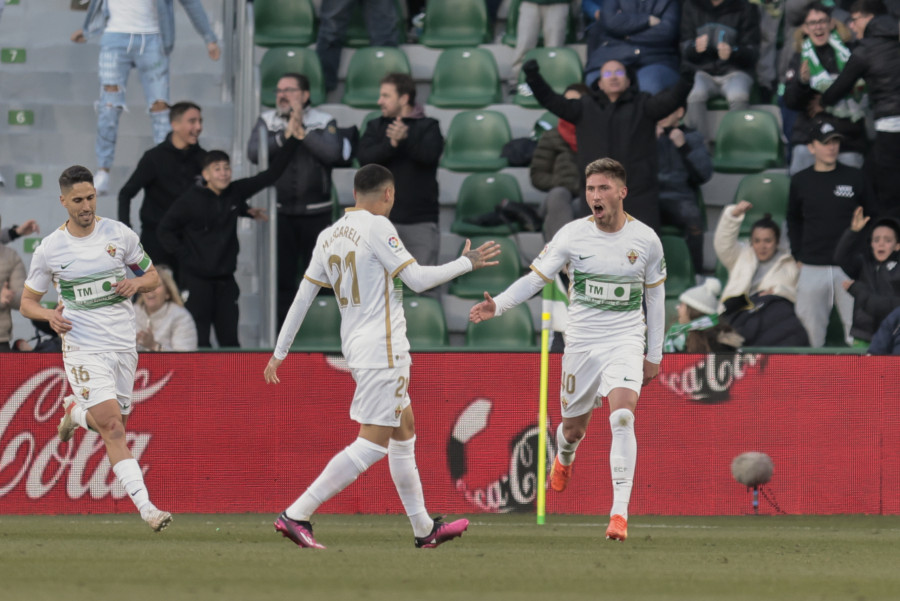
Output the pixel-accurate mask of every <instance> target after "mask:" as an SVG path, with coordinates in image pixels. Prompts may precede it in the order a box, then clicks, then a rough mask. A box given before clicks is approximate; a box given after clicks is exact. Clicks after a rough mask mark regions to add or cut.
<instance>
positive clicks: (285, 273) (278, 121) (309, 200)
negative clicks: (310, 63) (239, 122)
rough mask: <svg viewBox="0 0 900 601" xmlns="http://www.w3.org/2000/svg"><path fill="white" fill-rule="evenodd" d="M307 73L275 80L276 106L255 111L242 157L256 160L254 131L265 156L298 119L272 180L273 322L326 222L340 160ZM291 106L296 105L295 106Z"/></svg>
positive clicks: (279, 146)
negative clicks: (283, 163)
mask: <svg viewBox="0 0 900 601" xmlns="http://www.w3.org/2000/svg"><path fill="white" fill-rule="evenodd" d="M309 90H310V86H309V79H308V78H307V77H306V76H305V75H301V74H299V73H285V74H284V75H282V76H281V78H280V79H279V80H278V87H277V88H276V90H275V92H276V95H275V102H276V107H275V108H274V109H272V110H269V111H265V112H264V113H262V114H261V115H260V116H259V119H258V120H257V121H256V125H255V126H254V128H253V135H251V136H250V142H249V143H248V146H247V158H249V159H250V161H251V162H252V163H253V164H257V163H258V162H259V134H260V132H264V133H265V135H266V144H267V146H268V149H269V159H270V160H272V159H273V157H274V156H275V155H276V154H278V153H281V152H285V151H284V150H283V146H284V141H285V136H286V129H287V126H288V123H289V122H290V121H291V119H292V118H293V117H294V116H295V115H294V113H295V111H296V113H297V115H296V118H297V120H298V121H299V122H300V123H301V124H302V129H301V132H300V140H301V143H300V144H299V145H298V146H297V147H296V149H295V150H293V151H292V152H291V155H290V157H289V160H288V166H287V168H286V169H285V171H284V173H283V174H282V175H281V177H279V178H278V181H277V182H275V194H276V197H277V203H278V259H277V265H278V268H277V269H278V302H277V305H278V308H277V310H278V323H279V324H281V323H282V322H283V321H284V317H285V315H287V311H288V308H289V307H290V306H291V301H292V300H293V298H294V291H296V289H297V278H298V277H299V274H301V273H303V271H304V270H305V269H306V266H307V265H308V264H309V260H310V258H311V257H312V252H313V248H314V247H315V244H316V237H317V236H318V235H319V232H321V231H322V230H323V229H325V228H326V227H328V226H329V225H331V210H332V203H331V168H332V167H333V166H334V165H335V164H336V163H338V162H339V161H340V160H341V144H342V142H341V137H340V136H339V135H338V132H337V124H336V123H335V120H334V117H332V116H331V115H329V114H328V113H325V112H323V111H320V110H318V109H314V108H312V107H311V106H310V101H309V94H310V92H309ZM294 107H296V108H294Z"/></svg>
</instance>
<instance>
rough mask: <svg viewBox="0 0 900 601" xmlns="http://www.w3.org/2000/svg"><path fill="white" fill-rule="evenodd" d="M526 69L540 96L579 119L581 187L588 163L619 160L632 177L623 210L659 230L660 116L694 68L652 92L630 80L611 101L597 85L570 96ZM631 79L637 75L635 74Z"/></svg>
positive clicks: (687, 86)
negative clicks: (628, 84) (628, 85)
mask: <svg viewBox="0 0 900 601" xmlns="http://www.w3.org/2000/svg"><path fill="white" fill-rule="evenodd" d="M530 63H531V61H529V62H528V63H526V65H530ZM534 65H535V66H536V62H535V63H534ZM523 69H524V70H525V73H526V82H527V83H528V85H529V86H530V87H531V90H532V91H533V92H534V97H535V98H536V99H537V101H538V102H540V103H541V105H542V106H543V107H545V108H546V109H547V110H549V111H550V112H551V113H553V114H554V115H557V116H558V117H559V118H560V119H565V120H566V121H569V122H570V123H574V124H575V137H576V140H577V143H578V166H579V170H580V171H581V174H582V176H581V177H582V181H581V188H582V189H584V170H585V167H587V166H588V164H589V163H591V162H592V161H595V160H597V159H601V158H603V157H610V158H613V159H615V160H617V161H619V162H620V163H622V165H623V166H624V167H625V173H626V177H627V179H628V181H627V185H628V196H627V197H626V198H625V211H627V212H628V213H629V214H630V215H632V216H634V217H635V218H637V219H638V220H640V221H642V222H644V223H646V224H647V225H648V226H650V227H651V228H653V229H654V230H657V231H659V228H660V216H659V181H658V179H657V173H658V171H659V157H658V156H657V150H656V122H657V121H659V120H660V119H662V118H663V117H666V116H668V115H670V114H671V113H673V112H674V111H675V109H677V108H678V107H680V106H683V105H684V101H685V100H686V99H687V95H688V93H689V92H690V91H691V87H692V86H693V83H694V75H693V73H692V72H688V71H685V72H684V73H682V78H681V79H680V80H679V82H678V83H677V84H675V85H674V86H672V87H671V88H669V89H667V90H663V91H662V92H660V93H659V94H656V95H654V96H651V95H650V94H647V93H646V92H641V91H639V90H638V89H637V88H636V87H635V86H634V85H632V86H631V87H630V88H628V89H627V90H625V92H624V93H623V94H622V95H621V96H620V97H619V98H618V99H617V100H616V101H615V102H612V101H610V99H609V97H608V96H607V95H606V94H605V93H603V92H602V91H600V90H596V89H594V90H591V94H590V95H586V96H582V97H581V98H578V99H571V100H570V99H567V98H566V97H565V96H563V95H562V94H557V93H556V92H554V91H553V89H552V88H551V87H550V86H549V85H548V84H547V82H546V81H545V80H544V78H543V77H541V74H540V73H539V72H538V70H537V69H535V68H534V67H532V66H529V68H525V66H524V65H523ZM630 79H631V81H632V82H634V81H636V78H635V77H631V78H630Z"/></svg>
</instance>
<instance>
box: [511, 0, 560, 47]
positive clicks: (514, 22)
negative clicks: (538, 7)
mask: <svg viewBox="0 0 900 601" xmlns="http://www.w3.org/2000/svg"><path fill="white" fill-rule="evenodd" d="M521 3H522V0H510V3H509V9H508V10H507V13H506V29H505V30H504V33H503V37H502V38H501V39H500V41H501V42H502V43H504V44H506V45H507V46H511V47H515V45H516V39H517V37H518V36H517V32H518V27H519V5H520V4H521ZM577 25H578V14H577V13H576V11H573V10H571V7H570V9H569V21H568V23H567V24H566V43H567V44H574V43H575V42H576V41H577V40H576V39H575V38H576V36H575V32H576V31H577V30H578V26H577ZM543 44H544V32H543V31H542V32H541V34H540V36H539V37H538V45H539V46H542V45H543Z"/></svg>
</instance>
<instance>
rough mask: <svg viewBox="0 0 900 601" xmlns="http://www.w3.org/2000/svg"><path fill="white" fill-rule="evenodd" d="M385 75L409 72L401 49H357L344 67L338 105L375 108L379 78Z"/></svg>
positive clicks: (379, 47) (407, 62)
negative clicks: (348, 63)
mask: <svg viewBox="0 0 900 601" xmlns="http://www.w3.org/2000/svg"><path fill="white" fill-rule="evenodd" d="M388 73H406V74H407V75H408V74H409V73H410V67H409V59H407V58H406V54H404V53H403V50H401V49H399V48H391V47H387V46H371V47H368V48H360V49H359V50H357V51H356V52H355V53H354V54H353V58H351V59H350V65H349V66H348V67H347V80H346V82H345V84H346V88H345V89H344V96H343V98H342V99H341V102H342V103H344V104H348V105H350V106H352V107H354V108H364V109H374V108H378V94H379V92H380V89H381V79H382V78H383V77H384V76H385V75H387V74H388Z"/></svg>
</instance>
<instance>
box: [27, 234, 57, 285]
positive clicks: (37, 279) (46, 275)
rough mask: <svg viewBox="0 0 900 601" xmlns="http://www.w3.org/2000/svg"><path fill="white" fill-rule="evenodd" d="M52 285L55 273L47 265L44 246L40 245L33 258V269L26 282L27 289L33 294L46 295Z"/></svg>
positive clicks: (30, 270) (29, 272)
mask: <svg viewBox="0 0 900 601" xmlns="http://www.w3.org/2000/svg"><path fill="white" fill-rule="evenodd" d="M52 283H53V273H52V272H51V271H50V266H49V265H48V264H47V256H46V254H45V252H44V246H43V245H39V246H38V247H37V248H36V249H35V251H34V255H32V257H31V268H30V269H29V270H28V279H26V280H25V287H26V288H28V289H30V290H31V291H32V292H36V293H38V294H46V293H47V291H49V290H50V286H51V284H52Z"/></svg>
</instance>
